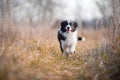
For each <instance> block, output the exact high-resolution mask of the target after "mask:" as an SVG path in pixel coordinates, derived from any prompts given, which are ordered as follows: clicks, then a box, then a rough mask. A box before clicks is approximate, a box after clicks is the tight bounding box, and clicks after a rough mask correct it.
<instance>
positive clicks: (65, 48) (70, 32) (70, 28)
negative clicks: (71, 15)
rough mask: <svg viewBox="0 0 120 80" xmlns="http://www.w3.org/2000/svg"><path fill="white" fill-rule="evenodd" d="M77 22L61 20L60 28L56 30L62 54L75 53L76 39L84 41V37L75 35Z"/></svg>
mask: <svg viewBox="0 0 120 80" xmlns="http://www.w3.org/2000/svg"><path fill="white" fill-rule="evenodd" d="M77 27H78V24H77V23H76V22H74V21H69V20H64V21H62V22H61V28H60V29H59V30H58V40H59V43H60V48H61V51H62V54H63V55H66V56H68V55H69V54H73V53H75V48H76V44H77V41H78V40H82V41H84V40H85V38H83V37H78V35H77Z"/></svg>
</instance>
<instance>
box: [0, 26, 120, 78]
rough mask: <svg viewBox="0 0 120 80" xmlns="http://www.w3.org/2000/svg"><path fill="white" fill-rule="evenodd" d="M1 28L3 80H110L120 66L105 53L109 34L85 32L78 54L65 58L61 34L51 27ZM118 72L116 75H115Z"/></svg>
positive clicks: (0, 64)
mask: <svg viewBox="0 0 120 80" xmlns="http://www.w3.org/2000/svg"><path fill="white" fill-rule="evenodd" d="M42 27H43V28H41V27H34V28H33V27H30V26H14V25H11V26H9V25H4V27H3V26H1V27H0V31H1V32H0V80H110V79H112V78H113V79H115V78H114V76H113V75H114V73H115V72H117V70H118V68H117V67H118V65H119V59H120V58H119V56H120V55H119V54H118V53H119V52H120V49H119V47H117V48H115V49H116V52H114V53H115V54H112V55H109V54H107V53H105V51H103V50H104V46H102V45H103V44H104V41H105V40H107V39H106V37H104V36H103V35H104V32H105V30H98V31H94V30H83V32H81V31H80V32H79V35H81V36H84V37H85V38H86V41H85V42H78V45H77V54H76V55H71V56H70V57H69V58H68V59H66V58H64V57H62V56H61V51H60V48H59V43H58V41H57V38H56V36H57V30H50V28H48V26H42ZM115 70H116V71H115Z"/></svg>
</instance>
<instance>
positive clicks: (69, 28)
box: [66, 21, 72, 33]
mask: <svg viewBox="0 0 120 80" xmlns="http://www.w3.org/2000/svg"><path fill="white" fill-rule="evenodd" d="M67 23H68V25H67V26H66V32H67V33H70V32H71V30H72V28H71V26H70V24H69V23H70V21H67Z"/></svg>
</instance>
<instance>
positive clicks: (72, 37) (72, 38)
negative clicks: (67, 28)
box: [62, 31, 77, 46]
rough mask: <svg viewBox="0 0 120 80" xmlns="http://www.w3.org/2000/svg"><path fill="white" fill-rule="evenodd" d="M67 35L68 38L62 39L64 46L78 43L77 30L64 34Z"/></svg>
mask: <svg viewBox="0 0 120 80" xmlns="http://www.w3.org/2000/svg"><path fill="white" fill-rule="evenodd" d="M64 35H65V36H66V40H65V41H62V44H63V45H64V46H71V45H74V44H76V42H77V31H75V32H74V33H65V34H64Z"/></svg>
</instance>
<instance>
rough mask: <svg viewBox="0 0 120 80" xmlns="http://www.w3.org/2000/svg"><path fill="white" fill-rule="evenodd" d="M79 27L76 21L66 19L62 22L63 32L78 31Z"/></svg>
mask: <svg viewBox="0 0 120 80" xmlns="http://www.w3.org/2000/svg"><path fill="white" fill-rule="evenodd" d="M77 27H78V24H77V22H75V21H68V20H64V21H62V22H61V31H62V32H67V33H71V32H74V31H76V29H77Z"/></svg>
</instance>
